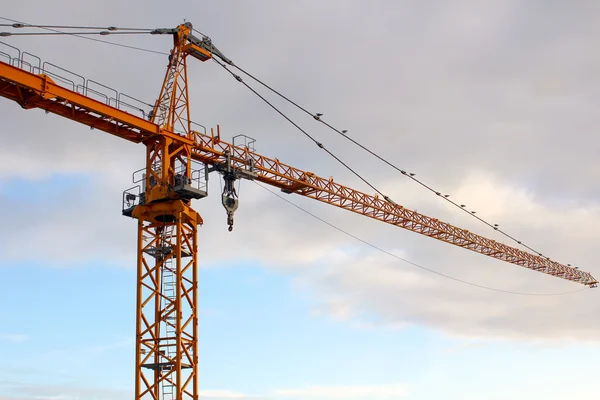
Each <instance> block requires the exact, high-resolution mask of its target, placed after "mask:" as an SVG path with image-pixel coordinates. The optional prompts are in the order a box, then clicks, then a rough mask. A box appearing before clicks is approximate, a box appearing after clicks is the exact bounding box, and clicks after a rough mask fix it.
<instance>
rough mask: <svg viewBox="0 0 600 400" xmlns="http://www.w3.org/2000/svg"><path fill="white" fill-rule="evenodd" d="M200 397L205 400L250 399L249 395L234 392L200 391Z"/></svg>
mask: <svg viewBox="0 0 600 400" xmlns="http://www.w3.org/2000/svg"><path fill="white" fill-rule="evenodd" d="M199 397H200V398H201V399H205V400H213V399H214V400H219V399H242V400H243V399H250V397H248V396H247V395H245V394H243V393H240V392H235V391H232V390H218V389H217V390H206V389H204V390H200V392H199Z"/></svg>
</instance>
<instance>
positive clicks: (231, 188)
mask: <svg viewBox="0 0 600 400" xmlns="http://www.w3.org/2000/svg"><path fill="white" fill-rule="evenodd" d="M223 180H224V181H225V185H224V187H223V195H222V196H221V202H222V203H223V207H225V211H227V225H229V232H231V231H233V213H234V212H235V210H237V208H238V205H239V200H238V195H237V192H236V191H235V185H234V182H235V180H236V177H235V174H232V173H225V174H223Z"/></svg>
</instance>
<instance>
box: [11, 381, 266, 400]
mask: <svg viewBox="0 0 600 400" xmlns="http://www.w3.org/2000/svg"><path fill="white" fill-rule="evenodd" d="M0 388H2V389H3V391H8V392H7V393H9V395H5V396H2V395H0V400H88V399H89V400H113V399H122V398H127V397H131V395H132V393H130V392H129V391H126V390H112V389H101V388H94V387H91V386H82V385H68V384H64V385H45V384H33V383H19V382H6V381H0ZM199 397H200V398H201V399H203V400H226V399H239V400H260V399H259V398H257V397H250V396H247V395H244V394H243V393H240V392H236V391H232V390H206V389H205V390H200V391H199Z"/></svg>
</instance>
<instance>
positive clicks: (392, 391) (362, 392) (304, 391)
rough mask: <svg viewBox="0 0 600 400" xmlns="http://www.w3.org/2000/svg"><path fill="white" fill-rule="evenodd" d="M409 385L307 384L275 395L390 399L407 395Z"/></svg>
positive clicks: (279, 390) (298, 397) (302, 397)
mask: <svg viewBox="0 0 600 400" xmlns="http://www.w3.org/2000/svg"><path fill="white" fill-rule="evenodd" d="M407 393H408V385H406V384H404V383H397V384H389V385H372V386H368V385H366V386H361V385H348V386H307V387H305V388H297V389H277V390H275V391H273V395H275V396H280V397H283V398H294V399H306V398H308V399H322V400H328V399H373V400H388V399H397V398H400V397H404V396H406V395H407Z"/></svg>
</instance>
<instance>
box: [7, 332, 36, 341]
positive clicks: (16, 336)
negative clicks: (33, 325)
mask: <svg viewBox="0 0 600 400" xmlns="http://www.w3.org/2000/svg"><path fill="white" fill-rule="evenodd" d="M30 339H31V337H30V336H29V335H24V334H22V333H0V340H5V341H8V342H12V343H22V342H26V341H28V340H30Z"/></svg>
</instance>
